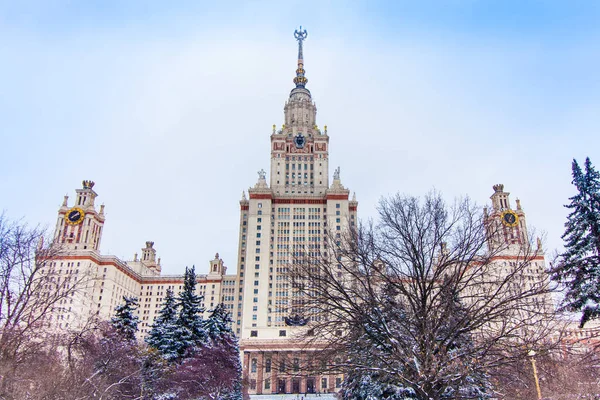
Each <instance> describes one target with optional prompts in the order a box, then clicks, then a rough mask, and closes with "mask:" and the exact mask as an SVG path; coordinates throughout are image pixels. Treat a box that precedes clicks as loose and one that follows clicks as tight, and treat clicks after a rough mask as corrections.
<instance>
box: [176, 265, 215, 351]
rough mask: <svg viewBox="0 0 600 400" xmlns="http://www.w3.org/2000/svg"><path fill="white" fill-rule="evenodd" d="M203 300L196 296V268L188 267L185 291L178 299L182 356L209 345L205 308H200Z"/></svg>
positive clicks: (179, 338) (178, 326)
mask: <svg viewBox="0 0 600 400" xmlns="http://www.w3.org/2000/svg"><path fill="white" fill-rule="evenodd" d="M202 299H203V297H201V296H198V295H197V294H196V271H195V267H194V266H192V268H188V267H186V268H185V275H184V277H183V291H182V292H181V293H179V296H178V297H177V306H178V307H179V316H178V318H177V331H176V333H175V337H176V340H178V341H179V342H180V345H181V349H180V355H183V354H184V353H185V352H186V351H188V350H190V351H193V350H194V348H195V347H202V346H205V345H207V344H208V335H207V334H206V330H205V328H204V321H203V320H202V313H203V312H204V308H202V307H201V306H200V305H201V303H202Z"/></svg>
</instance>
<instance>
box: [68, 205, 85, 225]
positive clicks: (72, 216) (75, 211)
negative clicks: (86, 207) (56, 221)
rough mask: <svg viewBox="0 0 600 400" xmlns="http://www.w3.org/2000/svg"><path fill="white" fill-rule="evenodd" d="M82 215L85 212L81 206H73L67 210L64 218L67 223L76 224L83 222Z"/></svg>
mask: <svg viewBox="0 0 600 400" xmlns="http://www.w3.org/2000/svg"><path fill="white" fill-rule="evenodd" d="M84 216H85V213H84V212H83V210H82V209H81V208H78V207H73V208H71V209H70V210H69V211H67V214H66V215H65V220H66V221H67V224H69V225H78V224H80V223H82V222H83V217H84Z"/></svg>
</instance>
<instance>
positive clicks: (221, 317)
mask: <svg viewBox="0 0 600 400" xmlns="http://www.w3.org/2000/svg"><path fill="white" fill-rule="evenodd" d="M231 323H232V320H231V316H230V315H229V312H228V311H227V310H226V309H225V305H224V304H223V303H219V304H217V306H216V307H215V308H214V310H212V313H211V314H210V317H208V319H207V320H206V323H205V328H206V333H207V334H208V337H209V338H210V339H211V340H213V341H216V340H219V339H220V338H222V337H223V336H224V335H229V336H233V330H232V329H231Z"/></svg>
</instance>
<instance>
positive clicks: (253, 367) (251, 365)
mask: <svg viewBox="0 0 600 400" xmlns="http://www.w3.org/2000/svg"><path fill="white" fill-rule="evenodd" d="M250 372H256V358H253V359H252V361H251V362H250ZM255 385H256V384H255Z"/></svg>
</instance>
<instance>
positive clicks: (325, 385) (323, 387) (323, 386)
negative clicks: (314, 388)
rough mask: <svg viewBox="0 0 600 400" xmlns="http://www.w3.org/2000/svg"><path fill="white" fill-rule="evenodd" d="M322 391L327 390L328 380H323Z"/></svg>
mask: <svg viewBox="0 0 600 400" xmlns="http://www.w3.org/2000/svg"><path fill="white" fill-rule="evenodd" d="M321 389H327V378H321Z"/></svg>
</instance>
